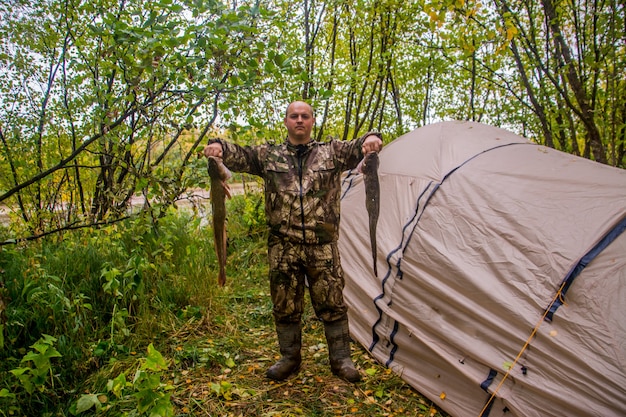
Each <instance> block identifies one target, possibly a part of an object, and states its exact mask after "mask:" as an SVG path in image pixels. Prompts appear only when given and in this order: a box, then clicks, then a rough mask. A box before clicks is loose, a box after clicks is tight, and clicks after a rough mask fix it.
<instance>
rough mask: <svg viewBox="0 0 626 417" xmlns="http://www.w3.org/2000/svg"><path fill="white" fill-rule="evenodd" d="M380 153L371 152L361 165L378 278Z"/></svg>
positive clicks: (374, 264) (374, 265)
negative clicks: (377, 234) (377, 233)
mask: <svg viewBox="0 0 626 417" xmlns="http://www.w3.org/2000/svg"><path fill="white" fill-rule="evenodd" d="M378 164H379V161H378V153H377V152H371V153H368V154H367V155H365V158H363V161H362V164H361V168H360V170H361V172H362V173H363V183H364V185H365V208H366V209H367V216H368V219H369V227H370V245H371V247H372V262H373V268H374V275H375V276H376V277H378V268H377V266H376V252H377V245H376V227H377V226H378V215H379V214H380V183H379V181H378Z"/></svg>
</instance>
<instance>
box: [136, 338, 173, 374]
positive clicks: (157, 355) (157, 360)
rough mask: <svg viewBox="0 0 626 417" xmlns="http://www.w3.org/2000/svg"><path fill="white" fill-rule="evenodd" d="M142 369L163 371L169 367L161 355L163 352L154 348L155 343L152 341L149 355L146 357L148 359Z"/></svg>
mask: <svg viewBox="0 0 626 417" xmlns="http://www.w3.org/2000/svg"><path fill="white" fill-rule="evenodd" d="M141 369H148V370H151V371H163V370H165V369H167V363H166V362H165V359H164V358H163V355H161V352H159V351H158V350H156V349H155V348H154V345H153V344H152V343H150V345H149V346H148V356H147V357H146V361H145V362H144V364H143V365H142V366H141Z"/></svg>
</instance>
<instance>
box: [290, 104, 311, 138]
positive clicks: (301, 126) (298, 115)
mask: <svg viewBox="0 0 626 417" xmlns="http://www.w3.org/2000/svg"><path fill="white" fill-rule="evenodd" d="M314 124H315V117H313V110H312V109H311V106H309V105H308V104H307V103H304V102H302V101H296V102H294V103H291V104H290V105H289V107H288V108H287V115H286V116H285V127H286V128H287V135H288V136H289V140H290V142H291V143H293V144H294V145H299V144H303V143H307V142H308V141H309V140H310V139H311V130H312V129H313V125H314Z"/></svg>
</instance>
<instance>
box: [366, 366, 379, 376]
mask: <svg viewBox="0 0 626 417" xmlns="http://www.w3.org/2000/svg"><path fill="white" fill-rule="evenodd" d="M377 372H378V370H377V369H376V368H368V369H366V370H365V373H366V374H368V375H369V376H374V375H376V373H377Z"/></svg>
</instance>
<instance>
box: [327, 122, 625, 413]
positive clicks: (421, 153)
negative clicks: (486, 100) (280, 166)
mask: <svg viewBox="0 0 626 417" xmlns="http://www.w3.org/2000/svg"><path fill="white" fill-rule="evenodd" d="M379 178H380V183H381V210H380V212H381V216H380V219H379V223H378V234H377V242H378V254H377V261H378V275H379V276H378V278H376V277H375V276H374V275H373V271H372V265H371V262H372V261H371V251H370V245H369V231H368V221H367V212H366V210H365V194H364V190H363V184H362V177H361V175H359V174H355V173H348V174H347V175H346V176H345V178H344V181H343V184H344V194H343V199H342V206H341V210H342V222H341V232H340V240H339V246H340V250H341V256H342V265H343V268H344V270H345V272H346V289H345V295H346V301H347V303H348V305H349V307H350V313H349V314H350V326H351V333H352V335H353V338H354V339H355V340H356V341H358V342H359V343H360V344H362V345H363V346H364V347H365V348H367V349H369V350H370V351H371V353H372V355H373V356H374V357H375V358H376V359H377V360H379V361H380V362H382V363H385V364H387V365H388V366H389V367H390V368H391V369H393V370H394V371H395V372H397V373H398V374H400V375H401V376H402V377H403V378H404V379H405V380H406V381H407V382H408V383H409V384H411V385H412V386H414V387H415V388H416V389H417V390H418V391H419V392H421V393H422V394H423V395H425V396H427V397H428V398H429V399H430V400H432V401H433V402H434V403H436V404H437V405H438V406H439V407H441V408H442V409H443V410H445V411H446V412H448V413H450V414H451V415H453V416H479V415H483V416H487V415H489V416H542V417H543V416H602V417H609V416H626V323H625V320H624V319H625V318H626V312H625V309H626V233H621V234H619V232H620V231H622V230H624V229H625V228H626V171H624V170H620V169H616V168H612V167H609V166H605V165H601V164H598V163H595V162H592V161H589V160H586V159H583V158H578V157H575V156H572V155H569V154H566V153H563V152H559V151H556V150H554V149H550V148H546V147H543V146H539V145H536V144H533V143H531V142H529V141H527V140H526V139H524V138H521V137H519V136H517V135H515V134H513V133H511V132H508V131H506V130H502V129H499V128H495V127H491V126H487V125H484V124H480V123H473V122H456V121H453V122H442V123H437V124H433V125H429V126H425V127H422V128H420V129H417V130H415V131H413V132H410V133H408V134H406V135H404V136H402V137H400V138H398V139H396V140H394V141H393V142H392V143H391V144H389V145H387V146H386V147H385V148H384V149H383V151H382V152H381V154H380V169H379ZM607 235H608V236H610V237H611V239H612V241H611V243H610V244H608V246H606V247H601V248H600V249H598V250H596V251H592V250H593V249H594V247H596V245H598V244H599V242H602V241H603V239H604V238H605V237H607ZM613 235H615V236H613ZM611 239H609V240H611ZM590 252H592V255H594V256H595V257H594V256H590V257H591V258H593V259H592V260H591V262H589V264H588V265H587V266H586V267H585V268H584V269H582V272H580V273H579V274H578V275H576V276H575V278H574V279H573V280H571V282H570V281H568V282H570V284H569V285H568V286H566V287H565V290H566V292H565V295H564V297H561V301H562V302H564V304H563V305H560V306H559V307H558V308H555V309H554V311H553V315H550V316H549V317H551V318H552V320H551V321H550V320H544V319H542V317H543V316H544V314H545V312H546V309H547V308H548V307H549V306H550V305H551V303H552V301H553V300H554V299H555V298H556V297H557V294H558V292H559V288H560V286H561V284H562V283H563V282H564V280H566V278H568V277H569V276H570V275H571V272H572V271H574V270H575V268H576V267H577V265H579V263H580V261H581V259H584V257H585V255H587V254H589V253H590ZM596 252H597V254H596ZM533 329H536V334H535V336H534V337H533V338H531V337H530V336H531V334H533ZM527 341H530V343H529V345H528V347H526V348H525V344H526V342H527ZM520 352H521V354H520ZM518 354H520V357H519V359H518V360H517V362H516V358H517V356H518ZM514 363H515V366H513V367H511V366H512V365H513V364H514ZM509 368H510V372H507V371H508V370H509ZM490 375H491V378H490ZM503 378H504V381H503ZM490 380H491V383H489V381H490ZM481 384H482V385H483V387H482V388H481ZM496 390H497V392H496V393H495V395H493V393H494V391H496ZM492 397H493V398H492ZM490 399H492V400H493V401H492V404H491V407H487V408H485V406H486V404H487V402H488V400H490Z"/></svg>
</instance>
